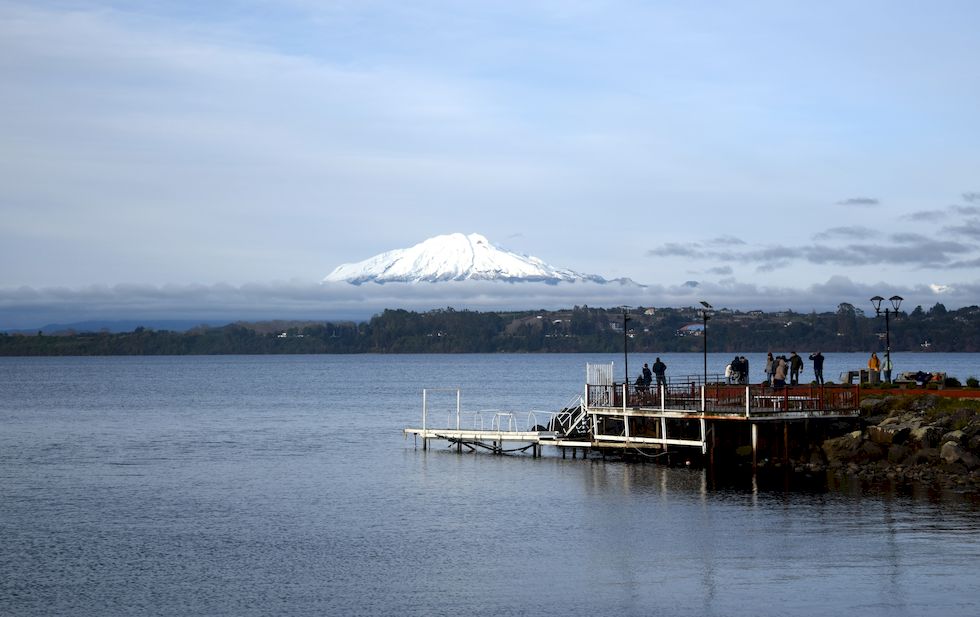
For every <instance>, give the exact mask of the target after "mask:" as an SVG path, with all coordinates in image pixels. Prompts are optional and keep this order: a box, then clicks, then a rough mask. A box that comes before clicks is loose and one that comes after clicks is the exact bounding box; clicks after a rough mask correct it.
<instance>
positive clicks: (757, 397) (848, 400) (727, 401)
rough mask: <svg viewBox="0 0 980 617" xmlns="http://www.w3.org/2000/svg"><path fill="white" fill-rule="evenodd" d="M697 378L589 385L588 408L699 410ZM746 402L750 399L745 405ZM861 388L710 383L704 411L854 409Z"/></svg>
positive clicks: (760, 412) (762, 411)
mask: <svg viewBox="0 0 980 617" xmlns="http://www.w3.org/2000/svg"><path fill="white" fill-rule="evenodd" d="M699 381H700V380H697V381H693V380H692V381H679V380H678V381H670V382H667V383H666V384H664V385H663V386H660V387H658V386H657V385H656V384H651V385H650V386H649V387H645V386H637V385H635V384H627V385H626V387H625V392H624V387H623V384H615V385H612V386H591V385H590V386H588V387H587V391H588V405H589V406H590V407H623V406H624V404H623V396H624V393H625V396H626V404H625V406H626V407H628V408H640V409H661V408H663V409H670V410H685V411H701V409H702V400H701V384H700V383H699ZM746 402H747V403H748V404H747V405H746ZM858 402H859V388H858V386H856V385H855V386H848V385H833V386H819V385H796V386H785V387H782V388H779V389H776V388H772V387H770V386H768V385H749V386H738V385H727V384H724V383H709V384H708V385H707V387H706V388H705V391H704V410H705V411H707V412H716V413H732V414H735V413H737V414H745V413H746V411H748V413H749V414H750V415H767V414H774V413H788V412H810V413H813V412H816V413H838V412H845V411H855V410H857V409H858Z"/></svg>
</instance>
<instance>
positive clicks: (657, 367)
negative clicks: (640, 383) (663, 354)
mask: <svg viewBox="0 0 980 617" xmlns="http://www.w3.org/2000/svg"><path fill="white" fill-rule="evenodd" d="M666 373H667V365H666V364H664V363H663V362H661V361H660V358H657V361H656V362H654V363H653V374H654V375H656V376H657V391H658V392H659V391H660V388H662V387H663V386H664V383H665V382H664V375H665V374H666Z"/></svg>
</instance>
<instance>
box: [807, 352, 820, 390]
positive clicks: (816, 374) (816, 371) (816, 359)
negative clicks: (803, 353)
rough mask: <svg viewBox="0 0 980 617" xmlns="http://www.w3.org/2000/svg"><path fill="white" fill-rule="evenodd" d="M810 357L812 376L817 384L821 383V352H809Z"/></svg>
mask: <svg viewBox="0 0 980 617" xmlns="http://www.w3.org/2000/svg"><path fill="white" fill-rule="evenodd" d="M810 359H811V360H813V378H814V379H815V380H816V382H817V384H818V385H821V386H822V385H823V354H822V353H820V352H819V351H818V352H817V353H812V354H810Z"/></svg>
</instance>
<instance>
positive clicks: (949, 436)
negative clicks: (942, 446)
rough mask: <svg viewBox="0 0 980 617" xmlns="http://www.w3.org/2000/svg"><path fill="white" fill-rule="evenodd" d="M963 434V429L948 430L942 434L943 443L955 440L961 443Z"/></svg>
mask: <svg viewBox="0 0 980 617" xmlns="http://www.w3.org/2000/svg"><path fill="white" fill-rule="evenodd" d="M964 436H965V434H964V433H963V431H950V432H948V433H946V434H945V435H943V438H942V440H943V443H946V442H947V441H955V442H956V443H958V444H959V443H963V437H964Z"/></svg>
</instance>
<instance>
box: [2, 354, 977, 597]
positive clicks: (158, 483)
mask: <svg viewBox="0 0 980 617" xmlns="http://www.w3.org/2000/svg"><path fill="white" fill-rule="evenodd" d="M800 353H801V355H803V356H804V358H805V357H806V355H808V353H803V352H802V351H801V352H800ZM746 355H747V357H749V360H750V364H751V371H752V374H753V375H754V377H756V378H759V379H761V377H762V366H763V362H762V354H746ZM825 355H827V364H826V368H825V374H826V376H827V378H828V379H833V378H835V377H836V376H837V375H838V374H839V373H840V372H841V371H843V370H853V369H857V368H860V367H862V366H864V365H865V363H866V361H867V356H866V355H865V354H825ZM892 355H893V361H894V363H895V370H896V372H898V371H903V370H918V369H920V368H921V369H923V370H945V371H947V372H948V373H949V374H950V375H955V376H957V377H959V378H960V379H961V380H965V378H966V377H969V376H971V375H972V376H976V375H980V355H978V354H938V353H936V354H905V353H901V354H900V353H895V354H892ZM653 359H654V358H653V357H645V356H639V355H631V356H630V358H629V363H630V364H629V368H630V372H631V373H632V374H633V375H634V376H635V374H636V373H637V372H638V371H639V368H640V367H641V366H642V363H643V362H649V363H652V362H653ZM663 359H664V361H665V362H666V363H667V365H668V375H681V374H687V373H691V374H697V373H700V372H701V370H702V362H703V358H702V356H701V355H700V354H665V355H664V356H663ZM729 359H730V358H729V355H728V354H710V355H709V372H719V371H720V370H721V369H722V368H723V367H724V363H726V362H727V361H728V360H729ZM621 360H622V356H621V355H615V354H612V355H610V354H561V355H452V356H449V355H421V356H420V355H410V356H378V355H363V356H207V357H200V356H195V357H109V358H0V538H2V540H3V543H2V548H0V614H3V615H11V616H19V615H92V616H95V615H99V616H105V615H236V616H240V615H395V614H399V615H460V614H467V615H494V616H507V615H531V614H561V613H583V614H600V615H605V614H618V615H678V614H690V615H735V616H738V615H746V616H749V615H751V616H760V615H762V616H765V615H840V614H855V613H859V614H861V615H862V616H875V615H888V616H901V615H909V616H912V615H916V616H917V615H923V614H941V615H944V616H957V615H963V616H967V615H969V616H974V615H977V614H980V594H978V592H977V589H978V585H980V573H978V570H977V564H978V563H980V533H978V532H980V504H978V503H977V500H976V499H973V498H970V497H968V496H958V495H955V494H947V493H937V492H934V491H928V490H915V491H911V490H908V491H906V490H895V491H880V490H874V489H870V488H867V487H861V486H859V485H857V484H855V483H853V482H843V483H841V484H840V485H839V486H838V485H835V486H834V487H832V488H827V487H825V486H812V485H811V486H807V487H806V488H805V489H802V488H801V489H795V490H788V489H787V488H786V487H785V485H783V484H782V483H776V486H768V485H766V484H764V483H762V484H760V483H753V482H751V481H749V482H745V483H735V484H733V485H729V486H721V487H719V486H718V485H715V484H714V483H712V482H709V480H708V478H707V477H706V474H705V473H703V472H701V471H700V470H692V469H684V468H665V467H661V466H657V465H653V464H641V463H622V462H619V461H615V460H612V459H609V460H606V461H603V460H601V459H590V460H582V459H576V460H573V459H562V458H560V456H556V455H554V453H553V452H552V453H550V454H549V450H548V449H546V450H545V454H546V456H545V457H544V458H541V459H532V458H530V457H529V456H502V457H499V456H491V455H488V454H462V455H460V454H456V453H455V451H454V450H451V449H449V448H446V447H445V444H438V443H437V444H435V447H433V448H432V449H430V450H429V451H422V450H421V449H417V448H416V447H415V444H414V442H413V441H412V440H411V439H406V438H404V437H403V435H402V429H403V428H404V427H407V426H416V425H418V424H419V420H420V416H421V390H422V388H423V387H428V388H435V387H452V388H456V387H459V388H461V389H462V401H463V407H464V409H472V410H475V409H504V410H513V411H526V410H529V409H543V410H554V409H557V408H559V407H561V406H562V405H564V404H565V403H566V402H567V401H568V400H569V399H570V398H571V397H572V396H574V395H576V394H578V393H580V392H581V391H582V384H583V380H584V373H585V364H586V362H614V363H615V366H616V371H617V375H619V374H620V371H622V364H621ZM810 377H812V371H810V370H809V363H807V371H806V372H805V373H804V379H805V380H807V381H808V380H809V378H810ZM454 403H455V400H454V398H453V400H452V404H454ZM433 404H434V405H439V404H443V403H441V402H439V401H436V402H434V403H433ZM445 404H446V405H447V406H448V405H449V404H450V403H449V401H448V400H447V401H445Z"/></svg>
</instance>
